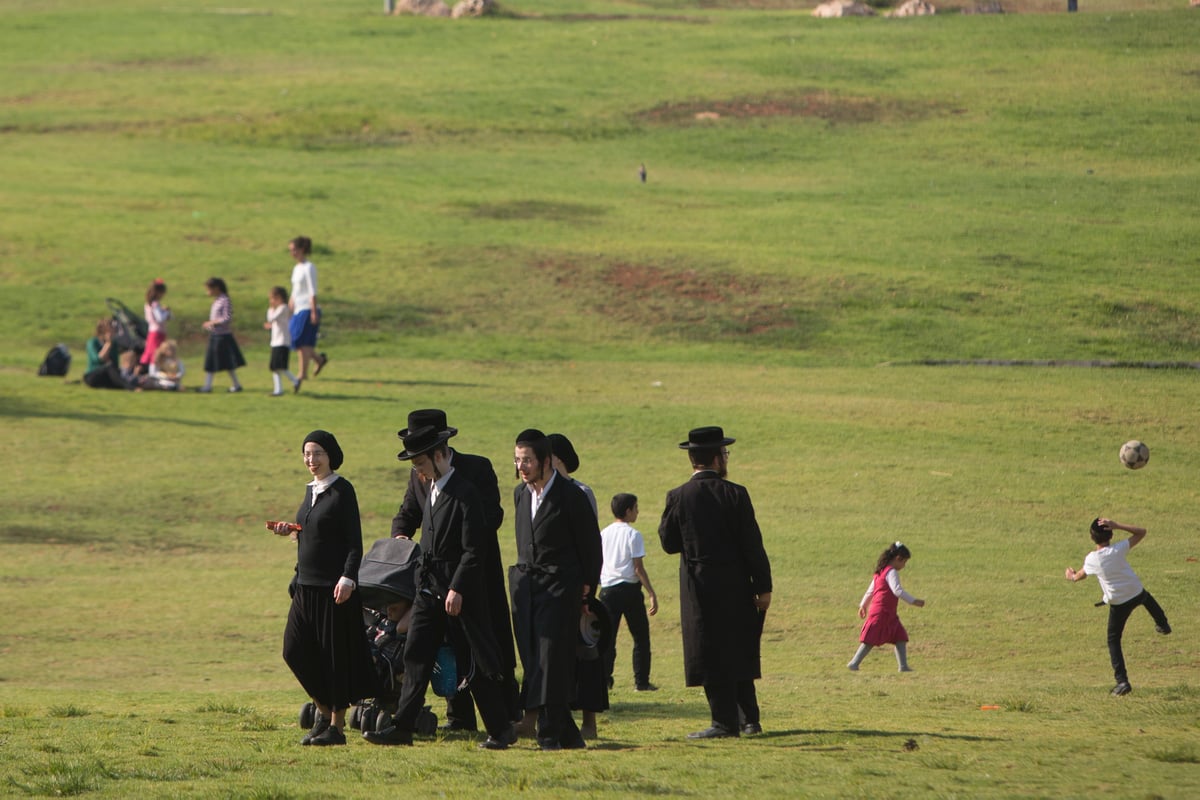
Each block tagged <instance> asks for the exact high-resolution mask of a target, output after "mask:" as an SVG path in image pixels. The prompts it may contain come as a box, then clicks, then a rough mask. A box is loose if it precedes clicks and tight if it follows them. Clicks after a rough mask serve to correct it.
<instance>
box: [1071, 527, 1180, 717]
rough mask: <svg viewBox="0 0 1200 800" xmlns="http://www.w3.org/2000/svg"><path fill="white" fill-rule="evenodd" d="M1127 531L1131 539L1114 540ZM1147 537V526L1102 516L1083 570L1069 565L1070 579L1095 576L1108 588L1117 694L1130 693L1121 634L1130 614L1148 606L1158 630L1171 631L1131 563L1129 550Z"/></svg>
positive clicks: (1164, 632) (1110, 640)
mask: <svg viewBox="0 0 1200 800" xmlns="http://www.w3.org/2000/svg"><path fill="white" fill-rule="evenodd" d="M1114 530H1117V531H1127V532H1128V533H1130V534H1131V535H1130V537H1129V538H1128V539H1123V540H1121V541H1119V542H1117V543H1116V544H1113V543H1112V535H1113V531H1114ZM1144 538H1146V529H1145V528H1139V527H1137V526H1136V525H1122V524H1121V523H1120V522H1114V521H1113V520H1111V519H1104V518H1103V517H1100V518H1098V519H1096V520H1093V521H1092V541H1093V542H1095V544H1096V549H1095V550H1093V551H1092V552H1090V553H1088V554H1087V557H1086V558H1084V560H1083V568H1082V569H1078V570H1076V569H1073V568H1071V567H1067V573H1066V578H1067V580H1069V581H1073V582H1078V581H1081V580H1083V579H1084V578H1086V577H1087V576H1088V575H1095V576H1096V578H1097V580H1099V581H1100V588H1101V589H1102V590H1103V591H1104V602H1105V603H1108V655H1109V657H1110V658H1111V659H1112V667H1113V676H1114V677H1115V678H1116V680H1117V685H1116V686H1115V687H1113V690H1112V693H1113V694H1114V695H1116V696H1120V695H1123V694H1129V693H1130V692H1131V691H1133V687H1132V686H1130V685H1129V675H1128V673H1127V672H1126V671H1125V654H1124V653H1123V652H1122V651H1121V635H1122V634H1123V633H1124V632H1125V623H1126V622H1128V621H1129V615H1130V614H1132V613H1133V610H1134V609H1135V608H1137V607H1138V606H1145V607H1146V610H1147V611H1149V612H1150V616H1151V617H1153V618H1154V629H1155V630H1156V631H1158V632H1159V633H1161V634H1163V635H1164V636H1165V635H1166V634H1168V633H1170V632H1171V626H1170V625H1169V624H1168V623H1167V615H1166V613H1165V612H1164V611H1163V610H1162V606H1160V605H1159V604H1158V601H1157V600H1155V599H1154V597H1153V596H1151V594H1150V593H1149V592H1148V591H1146V589H1145V587H1144V586H1142V582H1141V580H1139V579H1138V576H1137V574H1136V573H1135V572H1134V571H1133V567H1131V566H1129V561H1128V560H1127V556H1128V555H1129V551H1130V550H1131V549H1132V548H1133V546H1134V545H1136V544H1137V543H1138V542H1140V541H1141V540H1142V539H1144Z"/></svg>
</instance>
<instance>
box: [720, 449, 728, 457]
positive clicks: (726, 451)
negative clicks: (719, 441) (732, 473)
mask: <svg viewBox="0 0 1200 800" xmlns="http://www.w3.org/2000/svg"><path fill="white" fill-rule="evenodd" d="M721 455H723V456H725V457H726V458H729V451H728V450H722V451H721Z"/></svg>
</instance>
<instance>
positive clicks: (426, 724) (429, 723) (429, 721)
mask: <svg viewBox="0 0 1200 800" xmlns="http://www.w3.org/2000/svg"><path fill="white" fill-rule="evenodd" d="M437 729H438V718H437V714H435V713H433V712H432V711H430V710H429V706H425V707H424V708H422V709H421V713H419V714H417V733H419V734H420V735H422V736H434V735H436V734H437Z"/></svg>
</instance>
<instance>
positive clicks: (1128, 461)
mask: <svg viewBox="0 0 1200 800" xmlns="http://www.w3.org/2000/svg"><path fill="white" fill-rule="evenodd" d="M1149 461H1150V448H1149V447H1146V445H1145V443H1143V442H1139V441H1138V440H1137V439H1130V440H1129V441H1128V442H1126V443H1125V444H1123V445H1121V463H1122V464H1124V465H1125V466H1127V467H1129V468H1130V469H1141V468H1142V467H1144V466H1146V464H1147V462H1149Z"/></svg>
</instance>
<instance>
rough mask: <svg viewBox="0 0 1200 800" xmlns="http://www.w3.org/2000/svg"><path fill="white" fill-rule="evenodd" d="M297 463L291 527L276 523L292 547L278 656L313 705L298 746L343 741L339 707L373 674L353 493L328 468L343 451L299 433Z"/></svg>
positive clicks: (362, 693)
mask: <svg viewBox="0 0 1200 800" xmlns="http://www.w3.org/2000/svg"><path fill="white" fill-rule="evenodd" d="M304 465H305V467H307V468H308V471H309V473H310V474H311V475H312V476H313V480H312V482H311V483H309V484H308V486H307V488H306V489H305V492H304V503H303V504H301V506H300V510H299V511H297V512H296V524H297V525H298V526H299V530H298V531H297V530H296V529H295V526H292V525H290V524H289V523H287V522H276V523H274V525H273V528H272V529H273V530H274V531H275V533H277V534H279V535H280V536H287V535H290V536H291V537H292V539H294V540H295V541H296V542H297V543H298V545H299V547H298V552H297V556H296V577H295V578H294V579H293V581H292V607H291V610H290V611H289V612H288V621H287V627H286V628H285V629H284V632H283V660H284V661H286V662H287V665H288V666H289V667H291V669H292V672H293V673H294V674H295V676H296V679H297V680H299V681H300V685H301V686H303V687H304V691H306V692H307V693H308V695H309V696H310V697H311V698H312V700H313V704H314V705H316V707H317V721H316V724H315V725H313V729H312V730H311V731H309V733H308V735H306V736H305V737H304V738H303V739H301V740H300V743H301V744H306V745H307V744H311V745H336V744H345V743H346V736H345V733H344V731H345V721H346V709H347V708H349V707H350V706H351V705H353V704H354V703H355V702H357V701H359V700H362V699H364V698H367V697H371V696H373V695H374V694H375V671H374V669H373V668H372V666H371V656H370V652H369V651H368V649H367V639H366V633H365V631H364V628H363V616H362V601H361V600H360V599H359V596H358V592H357V591H356V589H357V580H358V565H359V562H360V561H361V560H362V552H363V546H362V525H361V523H360V522H359V516H358V497H357V496H356V495H355V493H354V487H353V486H351V485H350V482H349V481H348V480H346V479H345V478H343V477H341V476H340V475H338V474H337V472H335V471H334V470H336V469H337V468H338V467H340V466H341V465H342V448H341V447H339V446H338V442H337V439H335V438H334V436H333V434H332V433H329V432H327V431H321V430H316V431H313V432H312V433H310V434H309V435H308V436H306V437H304Z"/></svg>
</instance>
